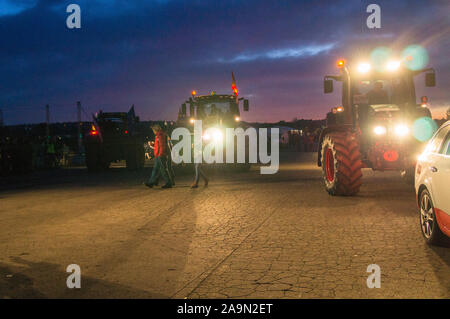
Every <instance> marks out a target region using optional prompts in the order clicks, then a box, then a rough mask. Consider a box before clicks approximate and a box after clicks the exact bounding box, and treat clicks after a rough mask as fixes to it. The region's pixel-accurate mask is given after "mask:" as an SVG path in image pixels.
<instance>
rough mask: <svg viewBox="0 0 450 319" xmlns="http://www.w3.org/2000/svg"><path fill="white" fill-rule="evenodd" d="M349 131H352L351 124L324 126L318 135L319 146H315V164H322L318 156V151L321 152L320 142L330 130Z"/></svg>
mask: <svg viewBox="0 0 450 319" xmlns="http://www.w3.org/2000/svg"><path fill="white" fill-rule="evenodd" d="M347 131H348V132H351V131H352V126H351V125H348V126H347V125H346V126H342V125H339V126H330V127H326V128H324V129H323V130H322V131H321V132H320V136H319V146H318V148H317V166H319V167H321V166H322V160H321V158H320V155H321V154H320V153H321V152H322V142H323V139H324V137H325V136H326V135H327V134H329V133H332V132H347Z"/></svg>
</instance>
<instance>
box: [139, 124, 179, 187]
mask: <svg viewBox="0 0 450 319" xmlns="http://www.w3.org/2000/svg"><path fill="white" fill-rule="evenodd" d="M152 129H153V132H154V133H155V143H154V153H155V164H154V166H153V171H152V175H151V177H150V179H149V180H148V181H147V182H145V183H144V185H145V186H147V187H150V188H152V187H153V186H154V185H155V183H156V181H157V180H158V179H159V177H160V176H161V177H162V178H163V179H164V181H165V182H166V183H165V184H164V186H162V188H171V187H172V183H171V182H170V178H169V176H168V175H167V167H166V163H167V136H166V134H165V133H164V131H163V130H162V129H161V126H159V125H158V124H155V125H153V126H152Z"/></svg>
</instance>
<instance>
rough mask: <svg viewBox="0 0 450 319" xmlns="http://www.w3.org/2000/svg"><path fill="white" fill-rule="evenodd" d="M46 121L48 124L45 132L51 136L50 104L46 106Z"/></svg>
mask: <svg viewBox="0 0 450 319" xmlns="http://www.w3.org/2000/svg"><path fill="white" fill-rule="evenodd" d="M45 123H46V124H47V125H46V126H45V134H46V135H47V137H49V136H50V106H49V105H48V104H47V105H46V106H45Z"/></svg>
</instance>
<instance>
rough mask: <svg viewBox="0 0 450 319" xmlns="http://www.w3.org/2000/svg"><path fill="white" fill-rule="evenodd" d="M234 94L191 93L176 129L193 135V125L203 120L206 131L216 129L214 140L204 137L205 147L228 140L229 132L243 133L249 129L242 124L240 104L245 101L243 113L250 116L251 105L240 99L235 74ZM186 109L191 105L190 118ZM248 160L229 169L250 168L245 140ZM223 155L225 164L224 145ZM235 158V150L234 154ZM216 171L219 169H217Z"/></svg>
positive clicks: (179, 115) (246, 100)
mask: <svg viewBox="0 0 450 319" xmlns="http://www.w3.org/2000/svg"><path fill="white" fill-rule="evenodd" d="M232 79H233V81H232V91H233V94H217V93H216V92H215V91H211V93H210V94H208V95H197V92H196V91H192V96H191V97H189V98H188V99H187V100H186V101H185V102H184V103H182V105H181V107H180V111H179V113H178V120H177V126H178V127H185V128H188V129H189V130H190V131H191V133H193V127H194V121H196V120H201V121H202V126H203V127H204V128H205V129H206V128H214V129H215V131H214V136H208V135H207V134H205V135H204V136H203V141H204V142H205V143H209V142H211V141H210V139H214V140H216V139H217V140H218V141H219V142H221V143H222V142H223V141H224V139H225V129H226V128H234V129H235V128H238V127H241V128H243V129H244V130H245V129H246V128H247V126H248V125H247V124H245V123H243V122H242V121H241V113H240V109H239V102H240V101H243V110H244V111H245V112H248V110H249V101H248V99H244V98H239V97H238V89H237V87H236V83H235V79H234V75H233V74H232ZM187 105H189V114H187ZM245 141H246V143H245V146H246V160H245V163H236V161H235V163H234V165H226V167H231V166H233V167H236V168H240V169H243V170H247V169H249V168H250V163H249V162H248V143H247V141H248V138H247V137H246V140H245ZM222 145H223V147H224V151H223V155H224V162H225V158H226V150H225V143H223V144H222ZM234 146H235V148H236V146H237V143H236V141H235V143H234ZM234 154H235V157H236V154H237V152H236V150H235V151H234ZM215 166H216V167H218V166H220V165H217V164H216V165H215Z"/></svg>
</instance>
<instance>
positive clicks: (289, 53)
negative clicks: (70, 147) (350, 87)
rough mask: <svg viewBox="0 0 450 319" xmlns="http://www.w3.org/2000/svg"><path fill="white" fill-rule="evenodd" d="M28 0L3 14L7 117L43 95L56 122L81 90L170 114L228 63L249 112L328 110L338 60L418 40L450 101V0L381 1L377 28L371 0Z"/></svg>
mask: <svg viewBox="0 0 450 319" xmlns="http://www.w3.org/2000/svg"><path fill="white" fill-rule="evenodd" d="M6 2H8V1H6ZM72 2H76V3H78V4H80V6H81V10H82V28H81V29H80V30H69V29H67V28H66V26H65V20H66V18H67V16H68V14H67V13H66V10H65V9H66V6H67V5H68V4H70V3H72ZM23 3H25V4H26V5H25V4H24V5H23V9H22V10H21V11H19V12H17V13H16V14H9V15H3V16H0V37H1V38H2V43H3V46H2V50H0V72H1V74H2V75H3V76H2V78H1V79H0V107H1V108H2V109H3V110H4V113H5V114H4V116H5V120H6V122H7V123H19V122H30V121H32V122H39V121H42V120H43V119H44V112H43V108H44V105H45V104H47V103H48V104H50V105H51V110H52V119H53V120H61V121H63V120H64V121H65V120H73V119H74V116H75V111H74V110H75V102H76V101H77V100H81V101H82V104H83V106H84V107H85V108H86V109H88V110H89V111H95V110H97V109H100V108H102V109H109V110H124V109H126V108H128V107H129V105H131V104H133V103H134V104H135V105H136V109H137V112H138V113H139V114H140V115H141V117H142V118H145V119H162V118H165V119H174V118H175V117H176V114H177V111H178V106H179V104H180V103H181V102H182V101H184V99H185V98H186V97H187V96H188V95H189V92H190V91H191V90H192V89H196V90H197V91H199V92H200V93H208V92H209V91H210V90H216V91H217V92H230V90H231V79H230V78H231V77H230V74H231V71H232V70H233V71H234V72H235V74H236V76H237V82H238V86H239V88H240V92H241V93H242V94H243V95H246V96H249V97H250V100H251V112H250V113H249V114H246V115H245V116H244V119H248V120H254V119H256V120H260V121H262V120H280V119H291V118H293V117H298V118H301V117H305V118H322V117H324V115H325V113H326V112H327V110H328V109H329V108H330V107H331V106H334V105H335V104H337V103H338V99H337V97H336V96H325V95H323V94H322V79H323V75H324V74H327V73H333V72H335V67H334V64H335V61H336V59H337V58H339V57H341V56H345V57H347V58H352V57H355V58H357V57H360V56H363V55H365V54H367V53H368V52H370V50H371V49H373V48H374V47H375V46H378V45H385V46H392V47H394V48H396V49H398V50H401V49H402V48H404V47H405V46H406V45H409V44H413V43H418V44H421V45H423V46H424V47H425V48H426V49H427V50H428V52H429V55H430V65H433V66H434V67H435V68H436V69H437V72H438V84H439V87H438V88H435V89H431V90H432V91H429V92H428V93H427V94H428V95H429V96H430V99H431V101H432V102H434V105H436V106H438V104H439V103H440V104H439V105H441V104H442V105H443V104H445V103H447V104H448V103H449V100H450V95H449V93H448V90H446V89H445V88H446V87H449V85H450V76H449V72H450V67H449V64H448V58H447V55H448V52H449V50H448V49H449V42H450V37H449V36H448V34H449V32H450V29H449V25H448V21H449V20H448V12H449V5H448V1H427V2H426V4H425V3H424V2H423V1H417V0H413V1H406V0H403V1H402V0H399V1H387V0H383V1H377V3H379V4H380V5H381V8H382V29H381V30H376V31H374V30H368V29H367V28H366V27H365V25H364V23H365V19H366V17H367V15H368V14H367V13H366V12H365V8H366V6H367V5H368V4H369V3H370V2H368V1H367V2H366V1H359V0H358V1H357V0H351V1H275V0H273V1H263V0H254V1H236V0H227V1H195V0H194V1H177V0H167V1H163V0H160V1H112V0H83V1H56V0H55V1H52V0H45V1H39V2H38V1H34V2H32V1H31V0H30V1H25V0H24V1H23ZM2 4H3V2H1V1H0V6H1V5H2ZM0 9H1V8H0Z"/></svg>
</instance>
